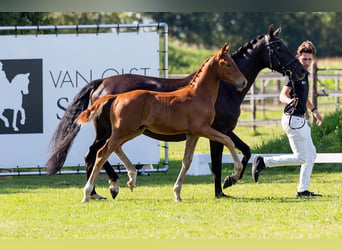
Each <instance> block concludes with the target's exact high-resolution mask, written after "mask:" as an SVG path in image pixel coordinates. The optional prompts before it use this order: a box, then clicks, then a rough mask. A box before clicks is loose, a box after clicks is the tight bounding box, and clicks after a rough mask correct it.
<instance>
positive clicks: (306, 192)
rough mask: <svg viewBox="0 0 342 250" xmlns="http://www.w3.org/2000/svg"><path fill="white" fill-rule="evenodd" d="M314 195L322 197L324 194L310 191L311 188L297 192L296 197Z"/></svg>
mask: <svg viewBox="0 0 342 250" xmlns="http://www.w3.org/2000/svg"><path fill="white" fill-rule="evenodd" d="M313 196H317V197H321V196H323V195H321V194H315V193H313V192H310V191H309V190H305V191H303V192H297V195H296V198H300V197H313Z"/></svg>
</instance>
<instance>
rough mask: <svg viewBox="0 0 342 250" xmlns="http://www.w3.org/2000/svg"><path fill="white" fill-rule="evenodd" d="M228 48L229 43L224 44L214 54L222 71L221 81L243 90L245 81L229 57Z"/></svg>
mask: <svg viewBox="0 0 342 250" xmlns="http://www.w3.org/2000/svg"><path fill="white" fill-rule="evenodd" d="M230 47H231V46H230V43H226V44H225V45H224V46H223V47H222V48H221V49H220V50H219V51H218V52H217V54H216V59H217V61H218V63H219V66H220V68H221V69H222V77H221V80H226V81H228V82H230V83H233V84H234V85H235V86H236V87H237V88H238V89H243V88H245V87H246V85H247V79H246V78H245V76H244V75H243V74H242V73H241V71H240V70H239V68H238V66H237V65H236V63H235V62H234V60H233V59H232V58H231V56H230V55H229V50H230Z"/></svg>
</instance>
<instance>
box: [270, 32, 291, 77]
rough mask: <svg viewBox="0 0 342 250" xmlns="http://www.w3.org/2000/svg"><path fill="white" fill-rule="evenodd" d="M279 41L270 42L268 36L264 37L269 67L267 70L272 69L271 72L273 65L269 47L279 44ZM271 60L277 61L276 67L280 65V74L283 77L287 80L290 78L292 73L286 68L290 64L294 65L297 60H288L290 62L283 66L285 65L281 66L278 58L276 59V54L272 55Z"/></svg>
mask: <svg viewBox="0 0 342 250" xmlns="http://www.w3.org/2000/svg"><path fill="white" fill-rule="evenodd" d="M280 41H281V39H277V40H275V41H272V42H270V40H269V36H268V35H265V42H266V47H267V49H268V61H269V64H270V65H269V68H270V69H272V71H273V70H275V69H274V68H273V63H272V54H273V48H272V47H271V45H272V44H275V43H278V42H280ZM273 59H275V60H277V63H278V65H281V73H282V74H283V75H287V76H288V77H289V78H292V74H293V72H292V71H291V70H290V69H288V67H289V66H290V65H291V64H292V63H294V62H295V61H296V60H297V58H295V57H294V58H293V59H292V60H290V61H289V62H288V63H287V64H285V65H282V64H281V62H280V60H279V59H278V57H277V55H276V54H273Z"/></svg>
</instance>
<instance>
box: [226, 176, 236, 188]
mask: <svg viewBox="0 0 342 250" xmlns="http://www.w3.org/2000/svg"><path fill="white" fill-rule="evenodd" d="M236 182H237V181H236V180H235V179H233V178H232V177H230V176H227V177H226V178H224V182H223V189H225V188H227V187H230V186H233V185H234V184H235V183H236Z"/></svg>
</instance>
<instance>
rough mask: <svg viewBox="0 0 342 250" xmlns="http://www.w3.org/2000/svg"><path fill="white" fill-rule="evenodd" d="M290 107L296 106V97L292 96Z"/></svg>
mask: <svg viewBox="0 0 342 250" xmlns="http://www.w3.org/2000/svg"><path fill="white" fill-rule="evenodd" d="M289 104H290V105H291V106H292V107H297V104H298V98H297V97H296V98H293V99H292V100H291V102H290V103H289Z"/></svg>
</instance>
